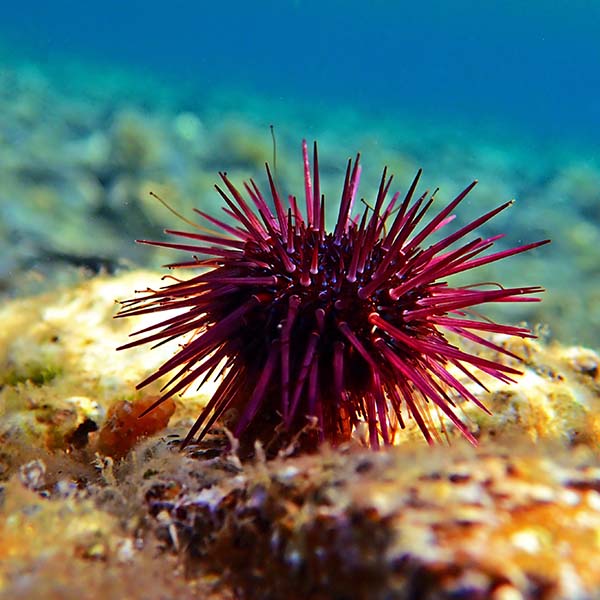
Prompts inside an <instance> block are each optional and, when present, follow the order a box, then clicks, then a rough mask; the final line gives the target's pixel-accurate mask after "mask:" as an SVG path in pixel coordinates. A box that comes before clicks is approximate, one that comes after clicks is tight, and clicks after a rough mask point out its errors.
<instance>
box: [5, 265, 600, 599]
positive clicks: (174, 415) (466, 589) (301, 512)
mask: <svg viewBox="0 0 600 600" xmlns="http://www.w3.org/2000/svg"><path fill="white" fill-rule="evenodd" d="M159 285H160V280H159V279H158V278H157V277H156V276H155V275H153V274H152V273H147V272H131V273H126V274H124V275H121V276H118V277H108V276H104V277H97V278H94V279H90V280H87V281H83V282H81V283H79V284H78V285H77V286H73V287H65V288H63V289H60V290H56V291H54V292H50V293H46V294H44V295H41V296H35V297H27V298H19V299H16V300H13V301H10V302H6V303H5V304H4V306H2V307H1V308H0V320H1V322H2V324H3V327H2V329H0V439H1V441H2V447H1V450H0V486H2V489H3V491H2V496H0V497H1V498H2V500H1V504H0V536H1V538H2V548H1V549H0V552H1V553H2V556H1V560H0V597H1V598H5V597H6V598H34V597H35V598H40V599H42V600H44V599H48V598H59V597H60V598H71V597H72V598H95V597H99V596H100V595H101V596H102V597H103V598H122V597H130V598H140V599H141V598H151V599H154V598H156V599H158V598H164V597H177V598H193V597H202V598H230V597H233V596H234V595H235V596H236V597H241V598H292V599H294V598H375V599H377V598H382V599H383V598H386V599H387V598H432V599H433V598H448V599H449V598H485V597H490V598H496V599H502V598H594V597H597V595H598V591H599V590H600V576H599V575H598V572H597V570H596V569H595V568H594V565H595V563H596V562H597V561H598V560H600V543H599V542H598V536H597V530H598V528H599V527H600V485H599V483H598V482H599V480H600V456H599V454H598V440H599V439H600V422H599V419H598V416H597V415H598V414H600V410H599V402H600V373H599V369H598V364H599V361H600V357H598V355H597V354H596V353H595V352H593V351H592V350H589V349H585V348H581V347H563V346H561V345H559V344H551V345H546V344H544V343H542V342H537V341H531V340H529V341H520V340H506V339H504V340H503V339H502V338H497V339H496V340H495V342H496V343H500V344H510V348H509V349H510V350H511V351H512V352H514V353H516V354H518V355H520V356H521V357H522V358H523V362H522V363H515V364H520V368H521V369H522V370H523V375H522V376H521V377H519V378H518V381H517V383H516V384H514V385H506V384H502V383H499V382H493V381H492V380H490V381H488V380H487V379H485V378H483V379H482V380H483V381H484V383H486V385H487V386H488V388H489V389H488V391H487V392H486V391H483V390H481V389H477V388H476V387H475V386H473V385H472V382H468V381H465V382H464V384H465V385H469V386H471V388H470V389H472V391H473V392H474V393H477V396H478V398H479V399H480V400H481V401H482V402H483V403H484V404H485V405H486V406H487V407H488V408H489V409H491V412H492V415H487V414H486V413H485V412H483V411H481V409H479V408H478V407H476V406H474V405H470V404H469V403H465V402H462V403H459V404H458V410H459V411H460V412H461V413H462V418H463V419H464V420H465V422H466V423H467V424H468V426H469V428H470V430H471V431H472V432H473V433H474V435H475V436H476V437H477V438H478V439H479V441H480V445H479V447H477V448H473V447H470V446H468V445H467V444H466V442H465V441H464V440H462V439H460V436H459V435H458V432H456V431H455V430H454V429H453V428H452V427H451V425H450V424H449V423H447V422H446V421H444V420H440V419H439V418H438V417H437V416H436V415H435V413H433V412H432V419H433V424H434V427H435V428H436V429H437V430H438V435H437V437H438V443H437V444H436V446H434V447H431V448H430V447H427V445H426V444H425V442H424V440H423V439H422V437H421V436H420V434H419V431H418V427H416V426H415V425H414V423H413V422H412V420H410V419H408V420H407V422H406V427H405V429H404V430H401V431H399V433H398V435H397V439H395V440H394V441H395V443H396V445H395V446H393V447H389V448H385V449H383V450H382V451H380V452H373V451H371V450H368V449H366V448H365V447H364V445H363V444H362V443H361V431H360V428H358V429H357V431H356V432H355V435H354V438H353V440H352V441H351V442H349V443H348V444H346V445H344V446H342V447H339V448H336V449H333V448H330V447H327V446H323V447H322V448H321V449H320V451H319V452H317V453H316V454H314V455H298V453H297V449H296V448H295V447H294V446H293V445H292V446H290V447H289V448H286V449H285V450H284V451H282V452H281V453H280V454H279V455H278V456H277V457H276V458H275V459H273V460H266V459H265V458H264V452H263V450H262V448H261V447H260V446H257V447H256V448H255V453H254V456H253V458H251V459H246V458H244V457H240V456H238V454H237V446H236V443H235V440H233V439H232V438H231V437H230V434H228V432H226V431H225V430H223V429H221V428H219V427H217V428H216V429H215V430H214V431H212V432H211V433H210V434H209V436H207V438H205V439H204V440H203V441H202V442H200V443H193V444H191V445H189V446H188V447H187V449H186V450H185V451H183V452H182V451H180V449H179V447H180V442H181V440H182V439H183V437H184V436H185V434H186V433H187V430H188V429H189V427H190V425H191V423H193V421H194V420H195V418H196V417H197V415H198V414H199V411H200V410H201V409H202V407H203V406H204V405H205V403H206V400H207V398H209V397H210V395H211V394H212V392H213V391H214V384H213V383H210V382H209V383H207V384H205V385H204V386H203V387H202V388H201V389H200V390H196V389H195V388H193V387H192V388H190V389H189V390H187V392H186V394H185V396H184V397H182V398H175V402H174V404H173V405H163V406H161V407H160V408H159V410H158V411H157V412H154V413H153V412H150V417H151V418H150V421H149V422H144V421H143V420H138V418H137V417H138V415H139V414H140V413H141V412H142V411H143V410H144V409H145V408H147V407H148V406H149V405H151V404H152V403H153V402H154V401H155V399H156V398H157V396H158V392H159V388H160V387H161V385H162V384H163V383H164V381H163V382H160V381H158V382H155V383H153V384H152V385H151V386H149V388H148V389H141V390H136V389H135V386H136V384H137V383H138V382H139V381H141V380H142V379H144V378H145V377H146V376H148V375H149V374H150V373H152V372H153V371H155V370H156V368H157V367H158V366H159V365H160V364H161V363H162V362H164V361H165V360H167V359H168V358H169V357H170V356H172V353H173V352H174V351H175V349H176V346H174V345H171V346H169V345H164V346H160V347H158V348H155V349H152V350H149V349H146V348H142V349H136V348H132V349H129V350H127V351H126V352H116V350H115V348H116V347H117V346H119V345H122V344H123V343H125V342H126V341H127V337H128V335H129V334H130V333H131V331H132V330H135V329H139V328H142V327H147V326H148V325H150V324H151V323H152V322H153V319H154V318H155V317H154V316H153V315H152V314H149V315H144V316H142V317H139V318H138V321H137V323H135V322H132V321H131V320H129V319H127V320H119V319H117V320H115V319H113V316H114V314H115V313H116V312H117V306H115V300H118V299H121V298H125V297H129V296H130V294H131V290H132V289H139V290H143V289H146V288H147V287H148V286H151V287H157V286H159ZM489 358H495V357H492V356H490V357H489ZM496 358H497V357H496ZM173 410H174V412H173ZM133 582H135V583H133Z"/></svg>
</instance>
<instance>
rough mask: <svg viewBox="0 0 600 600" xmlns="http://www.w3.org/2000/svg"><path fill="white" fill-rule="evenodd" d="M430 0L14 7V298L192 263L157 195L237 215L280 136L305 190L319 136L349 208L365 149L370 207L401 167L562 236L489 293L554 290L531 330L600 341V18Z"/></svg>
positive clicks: (283, 164) (6, 277)
mask: <svg viewBox="0 0 600 600" xmlns="http://www.w3.org/2000/svg"><path fill="white" fill-rule="evenodd" d="M408 4H409V3H400V2H391V1H387V2H386V1H383V0H372V1H370V2H358V1H355V0H347V1H344V2H342V1H341V0H340V1H338V0H321V1H320V2H317V1H316V0H296V1H294V0H279V1H267V0H264V1H256V2H241V1H239V0H234V1H230V2H220V3H212V2H211V3H208V2H206V3H204V2H191V1H184V0H173V1H171V2H170V3H168V4H165V3H164V2H157V1H155V0H147V1H146V2H138V1H137V0H135V1H129V2H117V1H116V0H105V1H104V2H102V3H95V2H90V3H81V2H74V1H67V0H56V1H54V2H52V3H48V2H42V1H41V0H37V1H32V2H29V3H26V4H24V3H21V4H19V3H16V2H12V3H7V5H6V6H3V8H2V16H1V19H0V299H1V298H2V297H4V298H7V297H14V296H17V295H20V294H28V293H34V292H38V291H40V290H43V289H47V288H48V287H51V286H55V285H61V284H67V283H69V282H71V281H73V280H76V279H77V278H80V277H85V276H91V275H93V274H94V273H96V272H100V271H109V272H112V271H116V270H118V269H127V268H134V267H135V266H151V267H153V268H154V267H158V266H159V265H160V264H162V263H164V262H170V261H172V260H173V256H172V253H170V252H164V251H157V250H154V249H151V248H149V247H141V246H138V245H136V244H135V243H134V240H135V239H136V238H152V239H160V238H161V236H163V233H162V230H163V229H164V228H165V227H180V226H181V225H182V224H181V223H180V222H179V223H178V221H177V218H176V217H175V216H174V215H172V214H171V213H170V212H168V211H167V210H166V209H165V208H164V207H163V206H162V205H161V204H159V203H158V202H157V201H156V200H153V199H152V197H150V196H149V194H148V192H149V191H150V190H152V191H154V192H155V193H157V194H159V195H160V196H161V197H163V198H164V199H165V200H166V201H167V202H168V203H169V204H170V205H171V206H173V207H174V208H175V209H176V210H178V211H179V212H181V213H184V214H186V215H188V216H191V215H190V213H191V209H192V207H194V206H196V207H201V208H203V209H205V210H208V211H210V212H212V213H214V214H217V215H218V213H219V212H220V208H219V207H220V202H219V198H218V196H217V195H216V194H215V192H214V189H213V187H212V186H213V184H214V183H215V181H216V174H217V171H218V170H227V172H228V173H229V174H230V175H231V176H232V178H233V179H234V180H235V181H237V182H241V181H242V180H243V179H246V178H248V177H254V178H255V179H256V180H257V182H258V183H259V184H260V183H264V162H265V161H266V160H268V161H272V157H273V143H272V139H271V133H270V129H269V125H271V124H273V125H274V128H275V134H276V139H277V175H278V179H279V182H280V185H281V186H282V188H283V189H284V191H285V192H286V193H288V192H289V193H294V194H301V193H302V183H301V181H302V180H301V177H302V163H301V155H300V142H301V140H302V138H303V137H306V138H308V139H309V140H312V139H318V140H319V145H320V146H319V148H320V154H321V157H320V158H321V166H322V175H323V189H324V191H325V193H326V195H327V196H328V198H329V199H330V202H329V206H330V207H333V208H335V202H336V201H337V200H338V198H339V193H340V189H341V185H342V182H343V175H344V169H345V164H346V161H347V158H348V157H349V156H350V155H352V154H354V153H355V152H356V151H361V153H362V155H363V160H364V163H363V164H364V168H365V172H364V176H363V179H362V183H361V196H363V197H364V198H365V199H366V200H367V201H369V200H370V199H371V198H372V196H373V192H374V190H375V186H376V185H377V180H378V177H379V175H380V173H381V169H382V168H383V166H384V165H388V167H389V169H390V170H391V171H392V172H394V173H395V175H396V178H395V180H394V185H395V186H396V188H397V189H400V190H404V189H405V187H406V186H408V184H409V183H410V181H411V180H412V177H413V176H414V173H415V172H416V170H417V169H418V168H419V167H423V168H424V178H423V181H424V182H425V183H424V185H427V186H429V187H430V188H435V187H437V186H439V187H440V188H441V191H440V194H439V196H438V197H439V198H440V199H441V200H442V201H444V200H445V201H448V200H450V199H451V198H452V197H453V195H454V194H456V193H457V192H459V191H460V190H462V189H463V188H464V187H465V186H466V185H467V184H469V183H470V182H471V181H472V180H473V179H474V178H477V179H479V182H480V183H479V185H478V186H477V187H476V188H475V190H474V191H473V192H472V194H471V195H470V197H469V199H468V200H467V201H466V202H465V204H464V207H463V208H462V209H461V211H460V213H459V215H458V218H457V222H458V223H459V224H460V223H464V222H466V221H467V220H468V219H469V218H474V217H475V216H477V215H479V214H482V213H483V212H485V211H487V210H490V209H491V208H493V207H495V206H496V205H498V204H501V203H503V202H505V201H506V200H509V199H511V198H517V202H516V204H515V205H514V206H513V207H512V208H511V209H509V210H508V211H506V212H505V213H503V214H501V215H500V216H499V217H497V218H496V219H494V221H492V222H491V223H488V224H486V228H485V230H484V231H483V232H482V233H484V234H486V235H493V234H496V233H506V238H505V239H504V240H503V241H502V243H503V244H504V245H505V246H508V245H514V244H518V243H525V242H527V241H534V240H537V239H542V238H546V237H550V238H552V239H553V244H552V245H551V246H545V247H543V248H540V249H538V250H536V251H534V252H531V253H528V254H526V255H522V256H518V257H514V258H513V259H511V260H509V261H507V262H506V263H505V264H497V265H492V266H490V267H489V269H487V270H486V271H485V272H482V273H481V274H480V275H479V276H478V277H479V280H481V281H487V280H490V279H493V280H499V281H502V282H503V283H507V284H519V285H522V284H526V285H534V284H541V285H543V286H544V287H546V288H547V293H546V294H545V297H544V301H543V303H541V304H532V305H523V306H519V307H517V309H518V310H517V309H513V310H512V314H511V318H512V319H516V320H521V319H525V320H527V322H528V323H529V324H530V325H532V326H533V325H535V324H537V323H541V324H544V325H545V326H546V330H547V331H548V332H549V335H550V336H552V337H553V338H557V339H559V340H560V341H563V342H565V343H578V344H585V345H589V346H592V347H596V348H598V347H600V344H599V343H598V340H599V333H600V260H599V259H600V252H599V248H600V145H599V140H600V102H599V101H598V96H599V94H600V6H599V5H598V4H597V3H595V2H592V1H587V0H571V1H570V2H568V3H567V2H566V1H564V2H561V1H559V2H552V3H549V2H542V1H541V0H537V1H536V0H532V1H531V2H528V3H523V2H516V1H507V2H497V3H493V5H492V3H482V2H475V1H467V0H457V1H454V2H448V1H447V0H446V1H442V0H439V1H434V0H424V1H423V2H421V3H420V4H419V6H418V7H415V6H410V7H409V6H408ZM332 200H333V202H332ZM472 277H473V275H472V276H471V278H472ZM471 281H472V279H471ZM494 314H495V313H493V311H492V315H494Z"/></svg>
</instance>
